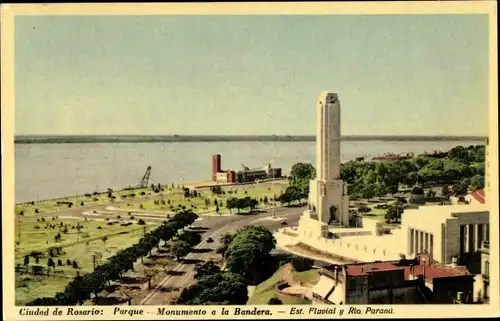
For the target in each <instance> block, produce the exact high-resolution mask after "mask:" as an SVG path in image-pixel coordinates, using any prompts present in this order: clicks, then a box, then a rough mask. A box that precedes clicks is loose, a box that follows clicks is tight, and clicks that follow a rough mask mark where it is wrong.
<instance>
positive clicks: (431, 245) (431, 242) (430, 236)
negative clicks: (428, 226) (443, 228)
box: [429, 233, 434, 258]
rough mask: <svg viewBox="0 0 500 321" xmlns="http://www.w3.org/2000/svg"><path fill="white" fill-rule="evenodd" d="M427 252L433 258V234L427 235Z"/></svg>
mask: <svg viewBox="0 0 500 321" xmlns="http://www.w3.org/2000/svg"><path fill="white" fill-rule="evenodd" d="M429 247H430V249H429V254H430V255H431V258H434V234H432V233H431V234H430V235H429Z"/></svg>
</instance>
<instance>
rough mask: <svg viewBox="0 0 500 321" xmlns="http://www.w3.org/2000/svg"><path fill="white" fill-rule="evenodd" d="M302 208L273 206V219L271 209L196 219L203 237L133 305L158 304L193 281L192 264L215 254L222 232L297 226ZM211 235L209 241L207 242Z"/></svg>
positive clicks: (208, 258) (166, 301)
mask: <svg viewBox="0 0 500 321" xmlns="http://www.w3.org/2000/svg"><path fill="white" fill-rule="evenodd" d="M303 211H304V207H290V208H276V210H275V213H276V219H273V218H272V212H271V211H268V212H264V213H260V214H256V215H233V216H225V217H224V216H221V217H218V216H205V217H202V219H201V220H198V221H197V222H196V223H195V224H193V227H203V228H208V230H207V231H205V233H204V234H203V235H202V236H203V240H202V242H201V243H200V244H198V245H197V246H196V247H195V251H194V252H192V253H190V254H188V255H187V256H186V258H185V259H184V260H183V262H182V263H180V264H178V265H177V266H176V267H175V268H174V269H173V272H171V273H172V275H169V276H167V277H165V278H164V279H163V280H162V281H160V283H159V284H158V285H157V286H156V287H155V288H154V289H153V290H152V291H151V292H150V293H148V295H147V296H146V297H145V298H144V299H142V300H141V301H140V302H133V304H140V305H162V304H167V303H168V299H169V298H168V291H169V290H174V289H180V288H182V287H186V286H189V285H190V284H192V282H193V281H194V267H195V265H196V263H199V262H201V261H207V260H210V259H211V258H212V257H214V256H216V255H217V254H216V253H215V250H216V249H217V247H218V246H219V244H218V240H219V237H220V236H221V235H223V234H225V233H234V232H236V231H237V230H238V229H240V228H243V227H244V226H246V225H260V226H263V227H266V228H267V229H269V230H276V229H278V228H280V227H282V225H281V221H283V220H285V221H286V222H287V224H288V225H297V223H298V220H299V218H300V215H301V214H302V212H303ZM208 238H212V239H213V240H214V242H213V243H207V239H208Z"/></svg>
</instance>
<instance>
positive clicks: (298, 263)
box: [291, 256, 314, 272]
mask: <svg viewBox="0 0 500 321" xmlns="http://www.w3.org/2000/svg"><path fill="white" fill-rule="evenodd" d="M291 263H292V267H293V268H294V269H295V271H297V272H302V271H307V270H310V269H311V268H312V266H313V264H314V260H313V259H309V258H305V257H301V256H297V257H294V258H292V261H291Z"/></svg>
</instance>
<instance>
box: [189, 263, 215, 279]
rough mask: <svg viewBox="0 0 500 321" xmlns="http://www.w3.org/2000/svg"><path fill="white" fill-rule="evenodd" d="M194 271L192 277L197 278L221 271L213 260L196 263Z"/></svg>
mask: <svg viewBox="0 0 500 321" xmlns="http://www.w3.org/2000/svg"><path fill="white" fill-rule="evenodd" d="M194 271H195V274H194V278H195V279H197V280H198V279H201V278H204V277H206V276H210V275H214V274H217V273H220V272H221V270H220V268H219V267H218V266H217V264H215V263H214V262H213V261H208V262H205V263H201V264H196V266H195V268H194Z"/></svg>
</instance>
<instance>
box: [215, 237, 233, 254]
mask: <svg viewBox="0 0 500 321" xmlns="http://www.w3.org/2000/svg"><path fill="white" fill-rule="evenodd" d="M234 237H235V234H231V233H224V234H222V235H221V236H220V237H219V243H220V244H221V245H220V247H219V248H218V249H217V252H218V253H219V254H221V255H222V256H224V255H225V253H226V251H227V249H228V247H229V245H230V244H231V242H232V241H233V239H234Z"/></svg>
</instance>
